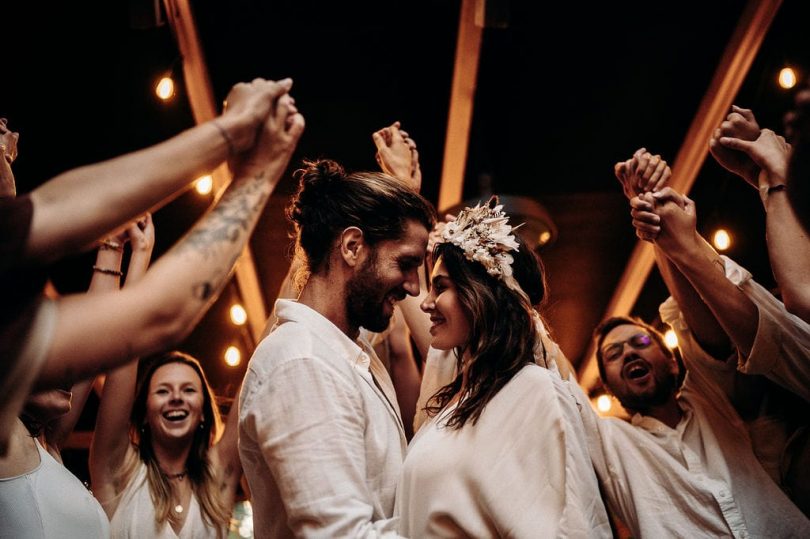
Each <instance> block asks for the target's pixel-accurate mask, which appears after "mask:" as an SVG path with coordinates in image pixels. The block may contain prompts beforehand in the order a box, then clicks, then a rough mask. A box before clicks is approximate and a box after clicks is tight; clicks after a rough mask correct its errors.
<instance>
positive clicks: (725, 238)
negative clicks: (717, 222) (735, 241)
mask: <svg viewBox="0 0 810 539" xmlns="http://www.w3.org/2000/svg"><path fill="white" fill-rule="evenodd" d="M712 243H713V244H714V247H715V248H716V249H717V250H718V251H725V250H726V249H728V248H729V247H731V234H729V233H728V231H727V230H726V229H724V228H718V229H717V230H715V232H714V236H712Z"/></svg>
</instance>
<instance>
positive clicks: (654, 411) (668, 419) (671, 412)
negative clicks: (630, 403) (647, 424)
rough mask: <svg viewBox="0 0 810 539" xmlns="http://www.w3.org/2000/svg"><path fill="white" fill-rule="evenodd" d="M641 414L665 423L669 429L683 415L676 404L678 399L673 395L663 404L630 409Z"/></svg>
mask: <svg viewBox="0 0 810 539" xmlns="http://www.w3.org/2000/svg"><path fill="white" fill-rule="evenodd" d="M632 411H633V412H638V413H640V414H642V415H645V416H649V417H653V418H655V419H657V420H658V421H660V422H661V423H663V424H665V425H666V426H668V427H669V428H671V429H674V428H675V427H676V426H677V425H678V423H680V421H681V418H682V417H683V410H681V407H680V406H679V405H678V401H677V399H676V398H675V396H674V395H673V396H672V397H671V398H670V399H668V400H667V401H666V402H665V403H664V404H659V405H655V406H650V407H649V408H646V409H644V410H632Z"/></svg>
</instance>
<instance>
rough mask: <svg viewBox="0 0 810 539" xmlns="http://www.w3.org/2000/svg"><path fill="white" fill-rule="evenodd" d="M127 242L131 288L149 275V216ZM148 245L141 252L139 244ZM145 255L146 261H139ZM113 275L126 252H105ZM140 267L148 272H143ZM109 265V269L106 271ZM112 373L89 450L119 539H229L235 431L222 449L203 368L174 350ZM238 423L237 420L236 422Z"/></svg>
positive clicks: (237, 470)
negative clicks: (140, 369) (136, 262)
mask: <svg viewBox="0 0 810 539" xmlns="http://www.w3.org/2000/svg"><path fill="white" fill-rule="evenodd" d="M130 235H135V236H137V237H139V238H140V237H141V236H142V237H143V238H142V240H139V241H138V242H137V243H138V247H136V242H135V241H134V240H133V242H132V243H133V257H132V260H133V261H134V260H135V259H136V258H137V260H143V261H145V262H142V263H141V264H139V265H136V266H137V267H136V269H137V271H135V272H133V269H132V267H133V263H134V262H130V271H129V274H128V275H127V284H130V282H131V281H132V280H133V278H135V280H137V277H138V276H139V275H140V274H142V273H143V272H145V271H146V265H147V264H148V261H149V253H151V249H152V245H154V227H153V225H152V221H151V219H150V218H149V216H147V217H146V219H144V220H143V221H142V224H140V225H139V227H138V229H136V230H133V231H131V232H130ZM141 244H143V246H141ZM141 251H145V252H146V253H147V254H146V255H141V254H140V253H141ZM101 254H104V255H105V256H107V257H111V256H117V257H118V258H117V260H116V259H111V260H105V264H106V265H107V266H109V267H118V265H119V264H120V258H121V251H120V249H106V250H104V251H102V252H101ZM141 266H142V267H141ZM105 267H106V266H105ZM137 376H138V362H137V361H133V362H131V363H130V364H128V365H126V366H124V367H121V368H119V369H117V370H114V371H112V372H110V373H109V374H108V375H107V380H106V382H105V384H104V393H103V395H102V399H101V404H100V406H99V411H98V416H97V419H96V429H95V434H94V436H93V442H92V445H91V446H90V475H91V478H92V484H93V493H94V494H95V496H96V498H97V499H98V500H99V502H101V505H102V507H103V508H104V511H105V512H106V513H107V516H108V517H109V519H110V527H111V532H112V536H113V537H138V538H140V537H155V538H171V539H174V538H177V537H194V538H198V537H202V538H207V537H222V536H224V535H225V532H226V530H227V526H228V523H229V521H230V515H231V507H232V506H233V502H234V498H235V496H236V488H237V486H238V483H239V479H240V478H241V474H242V467H241V464H240V463H239V455H238V452H237V448H236V429H235V428H228V429H226V431H225V433H224V435H223V436H222V437H221V438H219V442H217V443H215V442H216V440H217V436H218V434H219V432H220V430H221V429H220V427H221V424H220V423H221V422H220V418H219V411H218V410H217V408H216V405H215V402H214V397H213V395H212V392H211V388H210V387H209V385H208V382H207V381H206V379H205V374H204V373H203V370H202V367H201V366H200V364H199V362H198V361H197V360H196V359H194V358H192V357H191V356H188V355H186V354H182V353H180V352H171V353H168V354H164V355H162V356H159V357H157V358H155V359H154V360H153V361H151V362H149V363H147V364H146V368H145V369H144V374H143V376H142V378H141V382H140V384H138V385H137V388H136V380H137ZM229 419H233V420H234V421H235V419H236V413H235V412H234V413H232V414H229Z"/></svg>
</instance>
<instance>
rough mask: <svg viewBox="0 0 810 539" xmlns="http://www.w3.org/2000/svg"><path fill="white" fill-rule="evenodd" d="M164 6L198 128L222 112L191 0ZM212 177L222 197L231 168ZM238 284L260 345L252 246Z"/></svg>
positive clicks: (261, 313)
mask: <svg viewBox="0 0 810 539" xmlns="http://www.w3.org/2000/svg"><path fill="white" fill-rule="evenodd" d="M164 6H165V7H166V15H167V16H168V19H169V23H170V24H171V26H172V29H173V31H174V34H175V37H176V39H177V44H178V47H179V48H180V54H181V55H182V57H183V75H184V77H185V80H186V90H187V91H188V99H189V103H190V104H191V110H192V113H193V114H194V121H196V122H197V123H198V124H199V123H203V122H207V121H209V120H211V119H213V118H216V116H217V115H218V111H217V107H216V104H215V101H214V91H213V89H212V87H211V79H210V78H209V76H208V67H207V66H206V63H205V56H204V54H203V50H202V47H201V46H200V39H199V36H198V34H197V27H196V25H195V23H194V15H193V13H192V11H191V6H190V5H189V1H188V0H164ZM212 176H213V178H214V190H215V192H216V193H218V195H217V196H219V194H221V193H222V191H223V189H224V187H225V186H226V185H228V183H230V181H231V176H230V173H229V172H228V167H227V166H226V165H224V164H222V165H220V166H219V167H217V169H216V170H215V171H214V172H213V173H212ZM215 198H216V197H215ZM236 282H237V284H238V286H239V292H240V295H241V296H242V302H243V303H244V307H245V311H246V312H247V315H248V323H249V325H250V333H251V335H252V336H253V342H254V343H257V342H259V340H260V338H261V335H262V331H263V330H264V324H265V322H266V320H267V310H266V309H265V306H264V300H263V299H262V290H261V285H260V284H259V277H258V274H257V272H256V264H255V262H254V260H253V254H252V253H251V251H250V244H249V243H248V244H247V245H245V249H244V251H242V256H241V257H240V258H239V260H238V261H237V263H236Z"/></svg>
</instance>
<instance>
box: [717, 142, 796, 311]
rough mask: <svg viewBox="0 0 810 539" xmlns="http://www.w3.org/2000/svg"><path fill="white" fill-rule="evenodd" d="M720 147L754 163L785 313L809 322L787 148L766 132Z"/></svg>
mask: <svg viewBox="0 0 810 539" xmlns="http://www.w3.org/2000/svg"><path fill="white" fill-rule="evenodd" d="M719 142H720V144H722V145H723V146H724V147H726V148H729V149H733V150H737V151H740V152H744V153H745V154H746V155H747V156H748V157H750V159H751V161H752V162H754V163H755V165H756V167H757V170H758V173H757V176H756V182H757V183H756V185H757V187H758V189H759V192H760V196H761V198H762V204H763V206H764V207H765V212H766V222H765V226H766V234H767V239H768V255H769V258H770V261H771V266H772V268H773V272H774V275H775V277H776V281H777V282H778V283H779V288H780V289H781V291H782V298H783V299H784V302H785V307H787V309H788V310H789V311H790V312H792V313H794V314H796V315H797V316H799V317H800V318H802V319H803V320H805V321H810V271H808V268H810V239H808V235H807V231H805V230H804V228H803V227H802V225H801V222H800V221H799V219H798V218H797V216H796V213H795V211H794V210H793V207H792V206H791V204H790V201H789V200H788V196H787V189H786V184H787V166H788V160H789V159H790V152H791V147H790V145H789V144H788V143H787V142H786V141H785V139H784V138H782V137H781V136H779V135H777V134H776V133H774V132H773V131H771V130H770V129H763V130H762V131H761V132H760V135H759V137H757V139H756V140H754V141H747V140H743V139H740V138H733V137H721V138H720V139H719Z"/></svg>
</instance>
